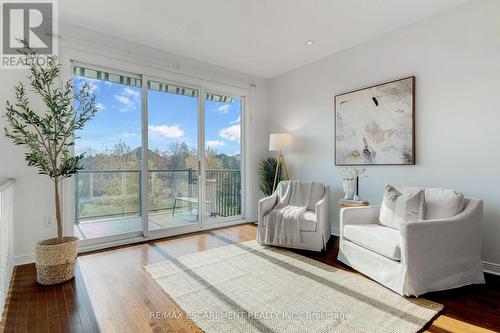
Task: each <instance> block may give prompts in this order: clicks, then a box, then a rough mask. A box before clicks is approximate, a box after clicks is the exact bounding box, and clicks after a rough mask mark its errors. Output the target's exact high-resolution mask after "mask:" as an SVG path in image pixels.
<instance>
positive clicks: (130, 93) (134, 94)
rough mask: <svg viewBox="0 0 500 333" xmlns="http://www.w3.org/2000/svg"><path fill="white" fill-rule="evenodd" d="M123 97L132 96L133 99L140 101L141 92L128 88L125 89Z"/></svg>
mask: <svg viewBox="0 0 500 333" xmlns="http://www.w3.org/2000/svg"><path fill="white" fill-rule="evenodd" d="M122 95H126V96H131V97H134V98H137V99H138V98H139V91H138V90H135V89H132V88H129V87H126V88H123V92H122Z"/></svg>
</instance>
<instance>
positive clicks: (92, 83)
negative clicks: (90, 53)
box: [80, 78, 100, 94]
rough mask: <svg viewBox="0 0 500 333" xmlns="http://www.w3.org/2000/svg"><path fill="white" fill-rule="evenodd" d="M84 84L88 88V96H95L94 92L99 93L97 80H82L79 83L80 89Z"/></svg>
mask: <svg viewBox="0 0 500 333" xmlns="http://www.w3.org/2000/svg"><path fill="white" fill-rule="evenodd" d="M85 83H87V85H88V86H89V90H88V91H89V93H90V94H95V93H96V92H99V83H100V81H99V80H95V79H88V78H84V79H82V81H81V84H80V89H81V87H83V85H84V84H85Z"/></svg>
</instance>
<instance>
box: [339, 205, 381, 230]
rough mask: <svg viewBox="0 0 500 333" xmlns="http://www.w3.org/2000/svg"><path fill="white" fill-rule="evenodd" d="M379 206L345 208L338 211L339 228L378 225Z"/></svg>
mask: <svg viewBox="0 0 500 333" xmlns="http://www.w3.org/2000/svg"><path fill="white" fill-rule="evenodd" d="M379 214H380V206H363V207H346V208H341V209H340V226H341V227H342V226H344V225H347V224H370V223H378V217H379Z"/></svg>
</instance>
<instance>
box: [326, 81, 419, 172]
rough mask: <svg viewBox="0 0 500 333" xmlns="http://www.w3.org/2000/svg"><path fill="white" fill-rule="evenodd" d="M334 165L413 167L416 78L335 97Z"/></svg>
mask: <svg viewBox="0 0 500 333" xmlns="http://www.w3.org/2000/svg"><path fill="white" fill-rule="evenodd" d="M334 104H335V117H334V118H335V165H413V164H415V77H414V76H410V77H406V78H403V79H400V80H395V81H390V82H386V83H382V84H378V85H375V86H371V87H368V88H363V89H358V90H354V91H350V92H346V93H342V94H339V95H336V96H335V101H334Z"/></svg>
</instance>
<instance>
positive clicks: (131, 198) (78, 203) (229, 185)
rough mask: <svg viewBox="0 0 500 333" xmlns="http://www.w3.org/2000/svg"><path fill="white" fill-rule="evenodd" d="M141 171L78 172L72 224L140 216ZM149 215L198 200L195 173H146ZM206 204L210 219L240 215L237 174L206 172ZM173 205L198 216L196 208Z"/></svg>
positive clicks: (238, 178)
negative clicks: (147, 174)
mask: <svg viewBox="0 0 500 333" xmlns="http://www.w3.org/2000/svg"><path fill="white" fill-rule="evenodd" d="M141 173H142V171H141V170H81V171H80V172H79V173H78V174H76V181H75V184H76V188H75V199H76V200H75V221H76V222H77V223H79V222H80V221H88V220H96V219H104V218H113V217H123V216H140V214H141V211H142V204H143V203H142V198H141V195H140V193H141V186H142V177H141ZM148 173H149V180H148V181H149V184H148V211H149V212H169V211H170V212H171V211H172V209H173V207H174V202H175V200H176V199H179V198H191V199H192V198H198V196H199V186H198V170H194V169H177V170H149V171H148ZM205 186H206V190H205V203H206V207H207V210H209V212H208V213H209V214H210V215H211V216H212V217H217V216H221V217H226V216H235V215H240V214H241V174H240V170H228V169H207V170H206V184H205ZM192 201H193V200H191V202H189V201H182V200H180V202H181V203H182V204H181V205H182V206H180V205H179V203H177V204H176V205H177V206H176V209H179V207H185V208H188V209H189V210H190V211H191V212H195V213H196V212H197V211H198V210H197V207H196V206H197V205H193V203H192ZM195 209H196V210H195Z"/></svg>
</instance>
